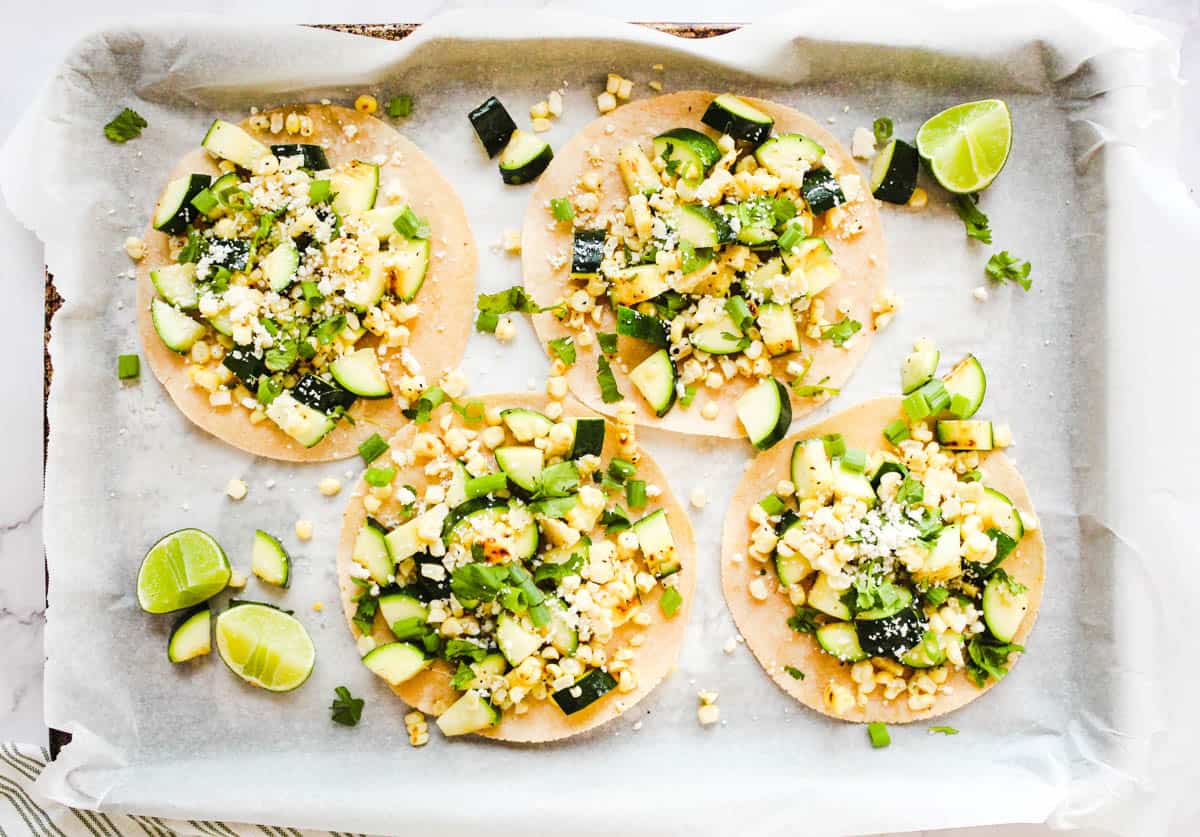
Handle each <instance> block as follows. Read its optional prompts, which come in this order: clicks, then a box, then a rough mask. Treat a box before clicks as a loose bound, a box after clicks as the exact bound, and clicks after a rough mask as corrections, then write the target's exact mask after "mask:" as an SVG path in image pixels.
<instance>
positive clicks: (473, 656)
mask: <svg viewBox="0 0 1200 837" xmlns="http://www.w3.org/2000/svg"><path fill="white" fill-rule="evenodd" d="M442 656H443V657H445V658H446V659H447V660H469V661H470V662H472V663H477V662H479V661H480V660H482V659H483V658H484V657H486V656H487V649H486V648H484V647H483V646H482V645H476V644H475V643H474V642H468V641H467V640H465V639H451V640H449V641H447V642H446V647H445V648H444V649H443V650H442Z"/></svg>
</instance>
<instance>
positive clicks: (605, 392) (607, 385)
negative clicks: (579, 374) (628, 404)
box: [596, 355, 624, 404]
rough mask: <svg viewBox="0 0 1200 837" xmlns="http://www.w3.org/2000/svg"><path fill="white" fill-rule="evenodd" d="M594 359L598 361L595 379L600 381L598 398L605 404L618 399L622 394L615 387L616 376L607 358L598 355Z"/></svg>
mask: <svg viewBox="0 0 1200 837" xmlns="http://www.w3.org/2000/svg"><path fill="white" fill-rule="evenodd" d="M596 359H597V361H598V362H599V366H598V368H597V369H596V380H597V381H599V382H600V399H601V400H602V401H603V402H604V403H605V404H612V403H613V402H614V401H620V400H621V399H622V398H624V396H623V395H621V390H620V389H618V388H617V377H616V375H614V374H613V371H612V367H611V366H609V365H608V358H606V357H605V356H604V355H598V356H597V358H596Z"/></svg>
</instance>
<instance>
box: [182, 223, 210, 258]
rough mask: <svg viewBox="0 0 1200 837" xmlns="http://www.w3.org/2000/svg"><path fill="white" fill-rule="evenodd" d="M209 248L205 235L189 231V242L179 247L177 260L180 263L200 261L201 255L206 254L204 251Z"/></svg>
mask: <svg viewBox="0 0 1200 837" xmlns="http://www.w3.org/2000/svg"><path fill="white" fill-rule="evenodd" d="M207 249H208V242H207V241H205V240H204V236H202V235H200V233H198V232H196V231H195V230H192V231H191V232H189V233H188V237H187V243H186V244H184V245H183V247H181V248H179V256H178V257H177V258H176V259H175V261H177V262H179V263H180V264H187V263H188V262H198V261H200V257H201V256H203V255H204V251H205V250H207Z"/></svg>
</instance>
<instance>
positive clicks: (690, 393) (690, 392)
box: [679, 384, 699, 410]
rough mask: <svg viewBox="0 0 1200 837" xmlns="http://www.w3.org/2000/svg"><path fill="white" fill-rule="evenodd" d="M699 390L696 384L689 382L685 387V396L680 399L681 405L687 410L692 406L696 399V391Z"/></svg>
mask: <svg viewBox="0 0 1200 837" xmlns="http://www.w3.org/2000/svg"><path fill="white" fill-rule="evenodd" d="M698 391H699V390H698V389H697V388H696V385H695V384H688V385H687V386H685V387H684V388H683V397H682V398H680V399H679V406H680V407H683V408H684V409H685V410H686V409H687V408H688V407H690V406H692V402H693V401H695V400H696V393H697V392H698Z"/></svg>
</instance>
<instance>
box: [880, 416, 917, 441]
mask: <svg viewBox="0 0 1200 837" xmlns="http://www.w3.org/2000/svg"><path fill="white" fill-rule="evenodd" d="M909 435H911V434H910V431H909V429H908V422H906V421H905V420H904V419H896V420H895V421H893V422H892V423H891V424H889V425H888V426H887V427H885V428H883V436H884V438H885V439H887V440H888V441H889V442H891V443H892V444H893V445H898V444H900V443H901V442H903V441H904V440H905V439H907V438H908V437H909Z"/></svg>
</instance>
